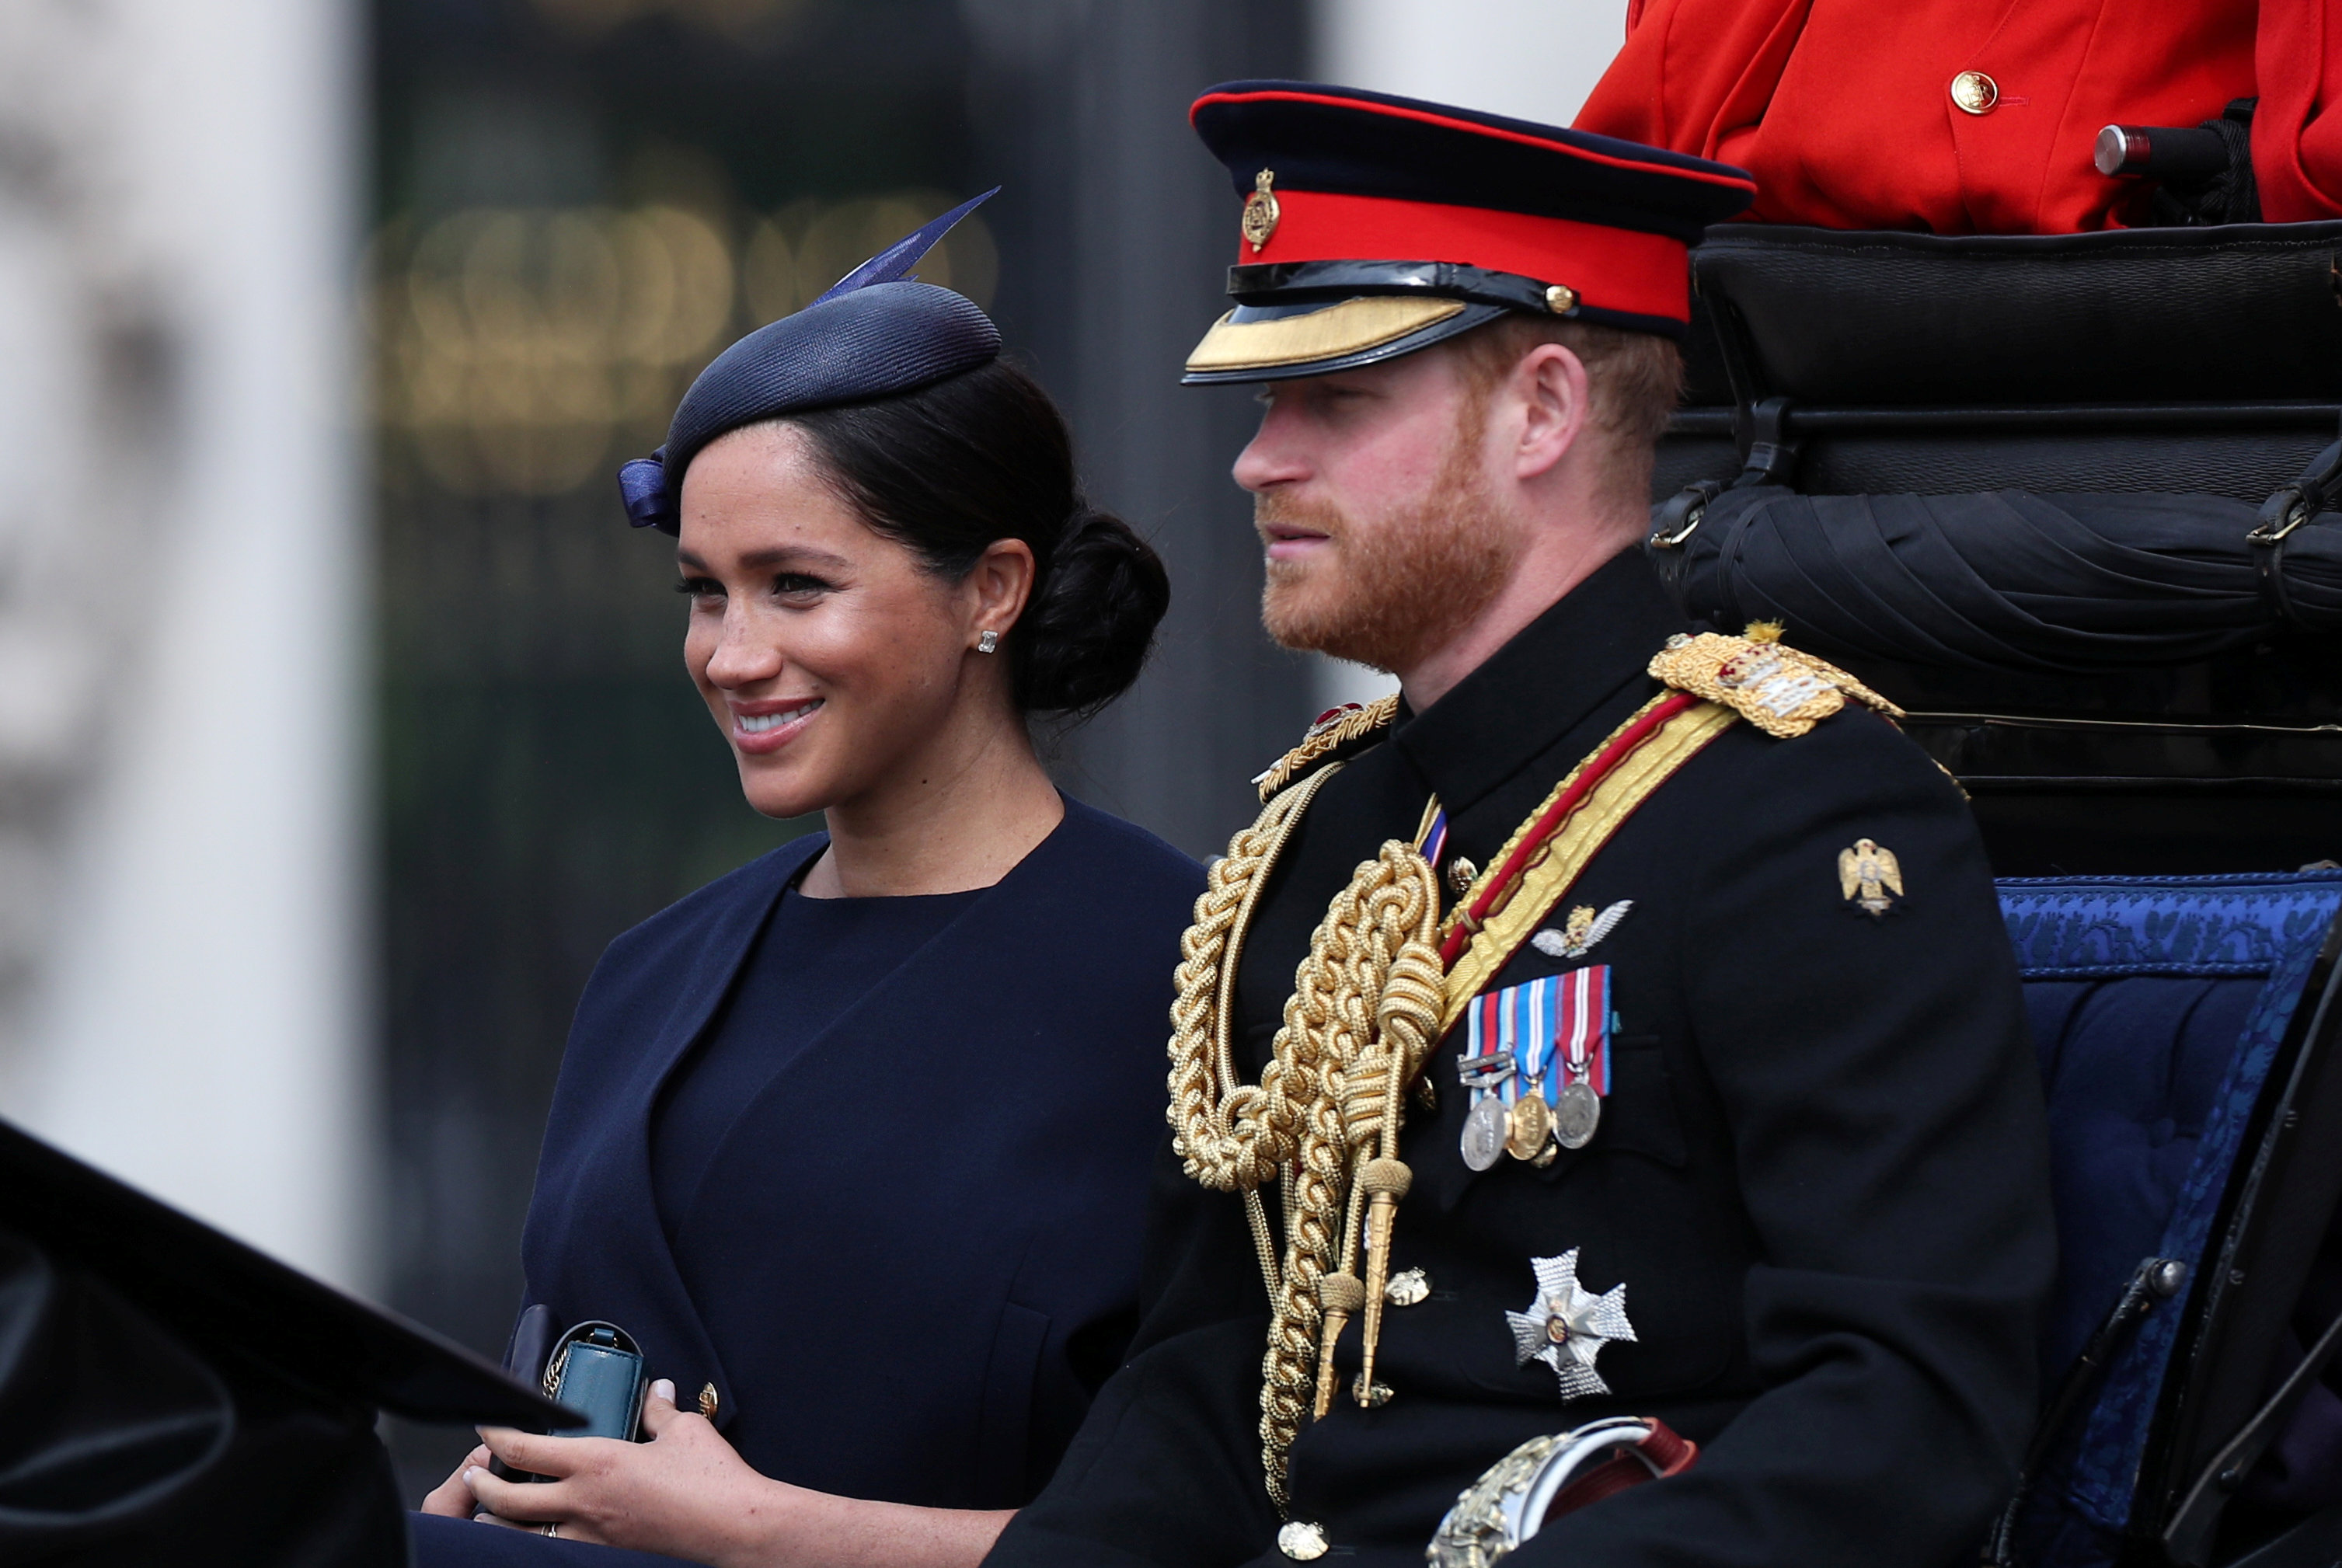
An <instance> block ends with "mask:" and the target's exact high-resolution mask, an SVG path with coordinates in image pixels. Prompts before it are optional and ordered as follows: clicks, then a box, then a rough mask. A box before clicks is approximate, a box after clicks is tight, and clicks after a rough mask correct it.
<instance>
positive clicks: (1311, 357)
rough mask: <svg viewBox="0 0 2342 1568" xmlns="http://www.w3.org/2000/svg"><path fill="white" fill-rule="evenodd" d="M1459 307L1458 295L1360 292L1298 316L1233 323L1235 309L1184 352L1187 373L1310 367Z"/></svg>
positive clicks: (1440, 318) (1440, 317)
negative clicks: (1435, 296) (1427, 296)
mask: <svg viewBox="0 0 2342 1568" xmlns="http://www.w3.org/2000/svg"><path fill="white" fill-rule="evenodd" d="M1463 309H1464V302H1463V301H1462V300H1460V299H1422V298H1408V297H1406V296H1403V295H1387V294H1370V295H1359V296H1358V297H1357V298H1356V299H1346V300H1343V301H1342V302H1341V303H1340V304H1338V305H1327V306H1326V308H1325V309H1323V310H1313V311H1307V312H1305V313H1303V314H1301V315H1273V316H1267V317H1264V318H1262V319H1260V320H1256V321H1238V320H1237V319H1236V312H1235V311H1230V312H1228V314H1227V315H1224V316H1222V317H1220V319H1219V320H1217V321H1216V322H1214V323H1213V324H1212V325H1211V330H1209V331H1208V332H1206V333H1205V334H1204V340H1203V341H1202V342H1201V343H1198V344H1197V345H1196V351H1195V352H1194V353H1193V354H1191V355H1188V356H1187V369H1188V371H1189V372H1190V373H1194V372H1198V371H1214V370H1274V369H1276V367H1277V366H1279V365H1312V364H1315V363H1316V362H1317V361H1318V360H1321V359H1339V358H1341V357H1342V356H1343V355H1347V354H1362V353H1364V352H1365V351H1366V350H1367V349H1370V348H1380V347H1381V346H1382V345H1384V344H1386V343H1396V342H1397V341H1398V340H1399V339H1400V338H1402V337H1405V336H1406V335H1408V334H1409V333H1413V332H1421V331H1422V330H1423V329H1424V328H1425V327H1426V326H1430V325H1433V324H1434V323H1436V322H1442V321H1446V319H1447V318H1448V317H1449V316H1452V315H1457V314H1458V313H1460V312H1461V311H1462V310H1463Z"/></svg>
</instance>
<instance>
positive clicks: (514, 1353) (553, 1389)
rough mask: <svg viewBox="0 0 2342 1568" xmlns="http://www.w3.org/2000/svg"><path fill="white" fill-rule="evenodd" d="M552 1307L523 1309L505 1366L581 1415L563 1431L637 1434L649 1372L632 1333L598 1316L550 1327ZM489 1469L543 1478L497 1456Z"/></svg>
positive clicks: (508, 1477)
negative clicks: (558, 1329) (581, 1421)
mask: <svg viewBox="0 0 2342 1568" xmlns="http://www.w3.org/2000/svg"><path fill="white" fill-rule="evenodd" d="M554 1321H555V1320H554V1317H553V1313H552V1309H551V1308H549V1307H545V1306H543V1305H538V1306H533V1307H531V1308H529V1309H528V1310H527V1311H526V1312H525V1313H522V1314H521V1317H520V1322H519V1323H517V1324H515V1327H514V1329H513V1337H512V1343H511V1344H510V1345H508V1346H507V1347H506V1348H505V1371H507V1372H509V1373H512V1374H513V1375H514V1376H515V1377H518V1378H520V1379H521V1380H522V1381H523V1382H525V1383H537V1384H538V1385H539V1386H541V1387H542V1388H543V1389H544V1390H545V1393H546V1394H547V1395H549V1396H550V1397H551V1398H553V1399H554V1400H555V1401H556V1402H557V1403H562V1404H565V1405H567V1406H568V1407H569V1408H570V1409H572V1410H574V1411H575V1412H577V1413H579V1414H581V1415H583V1416H585V1417H586V1424H585V1425H583V1426H575V1427H569V1428H566V1429H565V1430H564V1431H562V1432H561V1433H558V1434H557V1435H559V1436H562V1437H615V1438H616V1439H617V1440H618V1441H620V1442H621V1443H633V1442H636V1441H637V1440H639V1438H640V1437H641V1435H642V1423H643V1395H644V1393H646V1391H647V1389H648V1388H649V1386H650V1373H648V1372H647V1371H646V1369H645V1367H644V1364H643V1353H642V1348H641V1347H640V1346H638V1345H637V1344H636V1343H635V1341H634V1336H633V1335H631V1334H629V1333H626V1330H625V1329H622V1328H620V1327H619V1326H618V1325H617V1324H616V1323H603V1322H601V1321H599V1320H598V1319H596V1320H589V1321H587V1322H586V1323H579V1324H577V1325H576V1326H575V1328H572V1329H569V1330H568V1331H567V1332H565V1333H559V1334H555V1333H553V1323H554ZM488 1471H489V1473H491V1474H493V1475H495V1476H497V1477H499V1478H500V1479H502V1480H505V1481H543V1480H545V1479H547V1478H546V1477H545V1476H542V1475H532V1474H530V1473H527V1472H525V1471H519V1470H515V1469H513V1468H512V1467H511V1466H510V1465H507V1464H506V1463H505V1462H504V1461H503V1460H501V1459H492V1460H490V1461H489V1462H488Z"/></svg>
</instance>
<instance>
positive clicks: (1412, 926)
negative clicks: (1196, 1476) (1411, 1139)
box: [1170, 762, 1444, 1513]
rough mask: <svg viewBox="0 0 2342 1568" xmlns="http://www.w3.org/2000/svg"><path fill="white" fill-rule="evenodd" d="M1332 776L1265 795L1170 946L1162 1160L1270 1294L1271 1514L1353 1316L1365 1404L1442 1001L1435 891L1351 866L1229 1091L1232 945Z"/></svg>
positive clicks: (1420, 880)
mask: <svg viewBox="0 0 2342 1568" xmlns="http://www.w3.org/2000/svg"><path fill="white" fill-rule="evenodd" d="M1341 765H1342V764H1340V763H1338V762H1336V763H1333V764H1328V765H1326V767H1324V768H1321V769H1320V770H1318V771H1317V772H1316V773H1315V774H1311V775H1310V776H1309V777H1308V778H1306V779H1305V780H1304V781H1303V782H1302V783H1301V784H1298V785H1296V787H1294V788H1292V789H1289V790H1286V791H1285V792H1284V793H1282V794H1278V795H1277V796H1276V798H1275V799H1273V800H1271V801H1270V802H1269V803H1268V804H1267V805H1266V807H1265V808H1264V809H1263V810H1262V812H1261V814H1260V816H1259V818H1258V820H1256V822H1255V823H1254V824H1252V826H1250V827H1248V828H1246V829H1245V830H1244V831H1243V832H1241V833H1239V834H1236V837H1235V838H1234V839H1232V840H1230V841H1229V844H1228V853H1227V856H1226V858H1225V859H1223V860H1221V861H1219V862H1217V863H1216V864H1214V865H1213V867H1212V870H1211V874H1210V876H1209V877H1208V879H1207V881H1206V887H1205V890H1204V894H1203V896H1202V897H1201V898H1199V899H1197V900H1196V918H1195V924H1193V925H1191V926H1190V927H1189V928H1188V930H1187V933H1186V935H1185V936H1183V937H1182V938H1181V939H1180V953H1181V962H1180V964H1179V969H1178V974H1177V975H1176V980H1177V983H1178V987H1179V996H1178V1000H1177V1001H1176V1003H1175V1004H1173V1005H1172V1009H1171V1022H1172V1025H1173V1033H1172V1036H1171V1044H1170V1054H1171V1081H1170V1087H1171V1106H1170V1120H1171V1125H1172V1128H1173V1132H1174V1137H1173V1140H1172V1146H1173V1148H1175V1149H1176V1150H1177V1152H1178V1154H1179V1155H1180V1157H1181V1159H1182V1160H1183V1162H1184V1163H1185V1168H1186V1174H1188V1175H1190V1176H1192V1177H1194V1178H1195V1179H1196V1181H1198V1182H1200V1183H1203V1184H1204V1185H1205V1186H1206V1187H1210V1188H1214V1189H1216V1190H1217V1191H1221V1192H1240V1193H1243V1194H1244V1204H1245V1214H1246V1219H1247V1220H1248V1221H1249V1222H1250V1223H1251V1227H1252V1235H1253V1245H1254V1248H1255V1250H1256V1252H1257V1253H1258V1254H1259V1262H1260V1272H1261V1279H1262V1281H1263V1283H1266V1285H1267V1287H1268V1299H1269V1306H1270V1316H1269V1329H1268V1348H1267V1353H1266V1355H1265V1356H1264V1357H1263V1359H1262V1363H1261V1373H1262V1383H1261V1392H1260V1404H1261V1417H1260V1437H1261V1466H1262V1469H1263V1471H1264V1473H1265V1475H1266V1482H1267V1486H1268V1493H1269V1496H1270V1497H1271V1498H1272V1499H1273V1500H1274V1501H1275V1502H1276V1506H1277V1509H1278V1512H1279V1513H1283V1512H1284V1511H1285V1508H1286V1456H1287V1454H1288V1453H1290V1452H1291V1450H1292V1447H1293V1440H1294V1437H1295V1436H1296V1433H1299V1431H1300V1428H1301V1413H1302V1408H1303V1404H1304V1402H1305V1401H1309V1402H1310V1404H1311V1410H1312V1413H1313V1414H1314V1415H1316V1416H1323V1415H1324V1414H1325V1413H1326V1412H1327V1411H1328V1410H1329V1409H1330V1408H1331V1407H1332V1404H1333V1399H1334V1381H1335V1380H1334V1349H1335V1345H1336V1343H1337V1342H1338V1341H1339V1339H1340V1337H1341V1333H1342V1329H1343V1326H1344V1324H1345V1323H1346V1322H1347V1321H1348V1319H1349V1317H1350V1316H1351V1315H1352V1314H1353V1313H1356V1312H1358V1311H1359V1310H1360V1308H1361V1307H1363V1308H1364V1310H1365V1314H1366V1322H1365V1325H1364V1333H1365V1337H1366V1344H1365V1363H1364V1368H1363V1370H1362V1371H1361V1372H1360V1373H1359V1375H1358V1380H1357V1385H1356V1391H1355V1392H1356V1398H1357V1400H1358V1403H1361V1404H1367V1405H1371V1404H1373V1403H1376V1399H1375V1393H1376V1389H1375V1382H1374V1363H1375V1349H1376V1341H1377V1340H1378V1338H1379V1329H1380V1327H1381V1319H1382V1313H1381V1308H1382V1305H1383V1289H1384V1286H1385V1284H1386V1283H1387V1276H1388V1273H1389V1268H1390V1239H1391V1226H1392V1222H1393V1220H1394V1219H1395V1218H1396V1210H1397V1204H1398V1200H1399V1199H1400V1198H1401V1197H1403V1196H1404V1195H1405V1194H1406V1188H1407V1184H1408V1179H1409V1178H1408V1173H1407V1168H1406V1165H1405V1164H1401V1163H1400V1161H1399V1159H1398V1141H1399V1132H1400V1127H1401V1123H1402V1121H1403V1110H1404V1096H1405V1094H1406V1088H1407V1086H1408V1085H1409V1084H1412V1083H1413V1082H1414V1081H1415V1078H1416V1074H1417V1073H1418V1072H1419V1071H1420V1070H1421V1068H1422V1065H1423V1062H1424V1058H1425V1057H1426V1055H1427V1054H1429V1052H1430V1050H1431V1048H1432V1046H1433V1045H1434V1044H1436V1041H1437V1039H1438V1037H1439V1033H1440V1013H1441V1007H1442V1003H1443V998H1444V992H1443V979H1442V965H1441V964H1440V961H1439V887H1438V880H1437V877H1436V874H1435V873H1434V871H1433V870H1432V867H1431V864H1430V863H1429V862H1428V861H1426V860H1425V859H1424V857H1423V855H1422V854H1421V852H1420V851H1418V850H1417V849H1416V846H1414V845H1413V844H1405V843H1402V842H1400V841H1398V840H1396V839H1393V840H1392V841H1390V842H1389V843H1387V844H1384V845H1383V847H1382V853H1381V854H1379V855H1377V856H1376V858H1375V859H1373V860H1370V861H1367V862H1366V863H1365V864H1362V865H1360V866H1359V867H1358V869H1357V871H1356V874H1354V875H1352V877H1351V878H1350V883H1349V885H1348V886H1347V887H1346V888H1344V889H1343V890H1342V892H1341V893H1340V894H1339V895H1337V896H1336V898H1335V900H1334V902H1333V904H1331V905H1330V906H1329V907H1328V908H1327V909H1326V918H1325V919H1324V920H1323V921H1321V922H1320V923H1319V924H1318V926H1317V929H1316V932H1315V933H1314V934H1312V935H1311V937H1310V939H1309V956H1308V957H1307V958H1306V959H1305V960H1304V961H1303V962H1302V964H1301V967H1300V968H1299V970H1297V971H1296V973H1295V975H1294V982H1293V994H1292V996H1291V997H1290V998H1289V999H1288V1000H1287V1001H1286V1004H1285V1020H1284V1025H1283V1027H1281V1028H1280V1029H1278V1030H1277V1032H1276V1044H1274V1045H1273V1046H1272V1048H1271V1052H1270V1056H1271V1059H1270V1061H1269V1063H1268V1065H1267V1066H1266V1068H1265V1069H1264V1070H1263V1071H1262V1073H1261V1077H1260V1083H1259V1084H1256V1085H1255V1084H1246V1083H1245V1082H1243V1080H1242V1079H1241V1078H1240V1077H1239V1076H1238V1075H1237V1073H1236V1062H1235V1055H1234V1052H1233V1051H1232V1049H1231V1047H1230V1039H1231V1036H1232V1032H1233V1028H1234V1019H1233V1016H1232V1014H1233V1008H1234V1004H1235V994H1236V968H1237V965H1238V964H1239V963H1240V962H1241V960H1242V958H1243V956H1244V941H1245V934H1246V929H1247V928H1248V926H1249V925H1250V924H1251V921H1252V915H1253V911H1254V908H1255V905H1256V904H1257V902H1258V900H1259V897H1260V894H1261V890H1262V888H1264V887H1265V886H1266V884H1267V882H1268V874H1269V871H1270V869H1271V868H1272V867H1273V866H1274V865H1275V864H1276V857H1277V855H1278V854H1279V853H1280V852H1281V851H1282V850H1283V849H1284V847H1285V844H1286V839H1287V838H1289V837H1290V836H1291V834H1292V832H1293V828H1294V824H1296V823H1297V822H1298V821H1299V820H1300V818H1301V814H1302V813H1303V812H1304V811H1305V810H1306V808H1307V807H1308V804H1309V802H1310V800H1311V798H1312V797H1314V796H1315V795H1316V793H1317V791H1318V789H1319V788H1320V787H1322V786H1323V785H1324V784H1325V782H1326V780H1327V779H1329V778H1331V777H1333V776H1334V774H1336V773H1337V772H1339V771H1340V769H1341ZM1270 1182H1276V1183H1280V1184H1281V1190H1282V1193H1283V1203H1282V1205H1281V1206H1282V1210H1283V1219H1284V1233H1285V1247H1284V1256H1283V1259H1282V1262H1281V1263H1280V1260H1279V1258H1278V1255H1277V1248H1276V1242H1275V1239H1274V1237H1273V1235H1272V1233H1271V1231H1270V1228H1269V1223H1268V1214H1267V1211H1266V1205H1265V1204H1264V1203H1262V1201H1261V1195H1260V1189H1261V1188H1262V1187H1263V1186H1265V1185H1266V1184H1267V1183H1270ZM1362 1222H1363V1240H1364V1243H1365V1248H1366V1278H1365V1279H1363V1280H1361V1279H1360V1278H1359V1277H1358V1253H1359V1246H1360V1242H1361V1239H1362ZM1337 1225H1338V1226H1339V1227H1340V1229H1339V1231H1338V1232H1337V1231H1336V1226H1337ZM1313 1395H1314V1398H1313Z"/></svg>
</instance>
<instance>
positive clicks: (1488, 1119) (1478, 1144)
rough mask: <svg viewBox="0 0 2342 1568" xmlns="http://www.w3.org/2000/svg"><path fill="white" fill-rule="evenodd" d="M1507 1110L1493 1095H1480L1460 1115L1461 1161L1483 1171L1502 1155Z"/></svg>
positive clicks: (1510, 1120) (1508, 1124)
mask: <svg viewBox="0 0 2342 1568" xmlns="http://www.w3.org/2000/svg"><path fill="white" fill-rule="evenodd" d="M1512 1124H1513V1118H1512V1113H1511V1111H1510V1110H1509V1109H1508V1108H1507V1107H1506V1104H1505V1103H1504V1101H1503V1100H1501V1099H1499V1098H1498V1097H1497V1096H1496V1095H1494V1094H1483V1095H1481V1096H1480V1103H1479V1104H1476V1105H1475V1106H1473V1107H1472V1114H1470V1115H1468V1116H1466V1117H1465V1118H1464V1163H1465V1164H1467V1165H1469V1166H1471V1167H1472V1168H1473V1169H1474V1170H1476V1171H1485V1170H1486V1169H1487V1168H1488V1167H1489V1166H1491V1165H1493V1164H1496V1162H1497V1161H1498V1160H1499V1159H1501V1158H1502V1157H1503V1156H1504V1153H1505V1135H1506V1134H1507V1133H1509V1132H1510V1131H1511V1130H1512Z"/></svg>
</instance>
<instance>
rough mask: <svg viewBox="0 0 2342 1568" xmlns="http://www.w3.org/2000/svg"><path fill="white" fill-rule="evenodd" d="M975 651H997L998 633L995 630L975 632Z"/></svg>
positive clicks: (982, 652) (984, 652) (988, 652)
mask: <svg viewBox="0 0 2342 1568" xmlns="http://www.w3.org/2000/svg"><path fill="white" fill-rule="evenodd" d="M999 651H1000V634H999V633H997V632H978V633H977V634H976V652H977V653H979V654H996V653H998V652H999Z"/></svg>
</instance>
